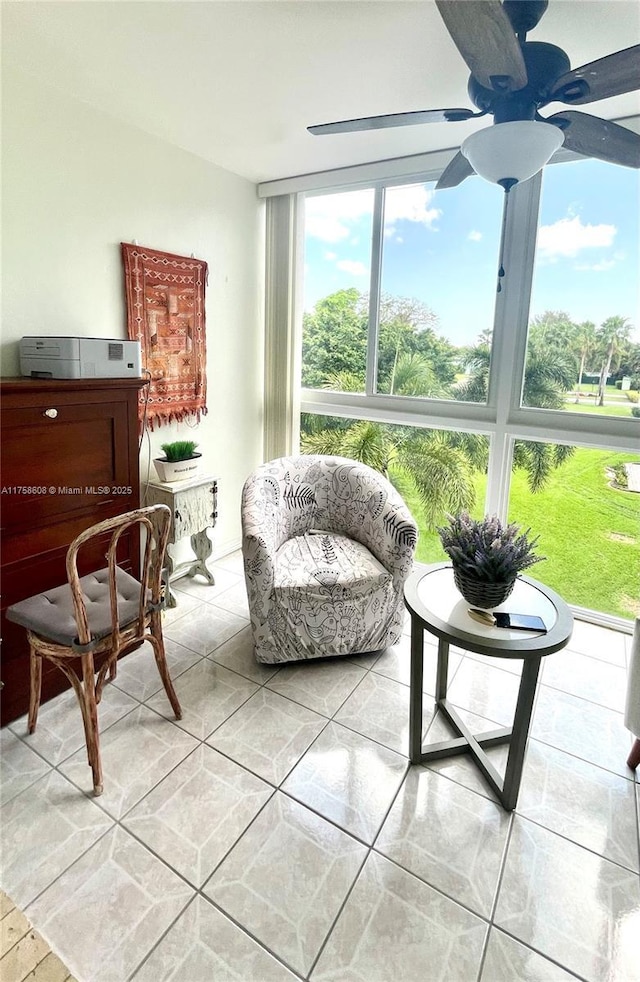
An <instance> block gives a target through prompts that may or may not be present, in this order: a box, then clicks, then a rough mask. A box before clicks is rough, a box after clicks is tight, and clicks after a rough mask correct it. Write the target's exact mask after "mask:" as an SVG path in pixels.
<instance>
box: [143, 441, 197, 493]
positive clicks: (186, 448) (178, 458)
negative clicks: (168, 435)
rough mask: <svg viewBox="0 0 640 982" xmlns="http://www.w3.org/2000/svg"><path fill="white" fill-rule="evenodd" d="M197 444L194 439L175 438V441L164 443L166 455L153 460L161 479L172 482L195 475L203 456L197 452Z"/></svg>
mask: <svg viewBox="0 0 640 982" xmlns="http://www.w3.org/2000/svg"><path fill="white" fill-rule="evenodd" d="M197 446H198V444H197V443H196V442H195V441H194V440H174V441H173V443H163V444H162V450H164V453H165V455H164V457H156V458H155V460H154V461H153V462H154V464H155V467H156V471H157V472H158V477H159V478H160V480H161V481H165V482H166V483H168V484H170V483H171V482H173V481H184V480H186V478H188V477H194V476H195V474H196V473H197V471H198V468H199V467H200V458H201V457H202V454H200V453H196V452H195V449H196V447H197Z"/></svg>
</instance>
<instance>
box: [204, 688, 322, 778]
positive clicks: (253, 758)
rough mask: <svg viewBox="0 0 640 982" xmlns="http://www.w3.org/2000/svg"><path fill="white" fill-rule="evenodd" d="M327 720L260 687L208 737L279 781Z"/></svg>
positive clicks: (261, 773) (245, 764)
mask: <svg viewBox="0 0 640 982" xmlns="http://www.w3.org/2000/svg"><path fill="white" fill-rule="evenodd" d="M326 723H327V720H326V719H325V717H323V716H319V715H318V713H314V712H313V711H312V710H310V709H306V708H305V707H304V706H300V705H298V703H295V702H291V700H290V699H285V698H284V697H283V696H279V695H278V694H277V693H276V692H270V691H269V690H268V689H260V690H259V691H258V692H256V694H255V695H254V696H252V698H251V699H250V700H249V701H248V702H246V703H245V704H244V706H242V708H241V709H239V710H238V712H237V713H235V715H234V716H233V717H232V718H231V719H230V720H228V721H227V722H226V723H224V724H223V725H222V726H221V727H219V729H217V730H216V732H215V733H213V734H212V735H211V737H209V739H208V741H207V742H208V743H209V744H210V746H212V747H215V748H216V749H217V750H220V751H221V752H222V753H223V754H226V755H227V757H231V758H232V760H235V761H237V763H239V764H242V766H243V767H247V768H248V769H249V770H250V771H253V773H254V774H258V775H259V776H260V777H262V778H264V779H265V781H269V782H270V783H271V784H274V785H279V784H280V782H281V781H283V780H284V779H285V777H286V776H287V774H288V773H289V771H290V770H291V768H292V767H293V766H294V765H295V764H297V763H298V761H299V760H300V758H301V757H302V755H303V753H304V752H305V750H306V749H307V747H309V745H310V744H311V743H312V742H313V741H314V740H315V738H316V737H317V736H318V734H319V733H320V732H321V731H322V730H323V729H324V727H325V726H326Z"/></svg>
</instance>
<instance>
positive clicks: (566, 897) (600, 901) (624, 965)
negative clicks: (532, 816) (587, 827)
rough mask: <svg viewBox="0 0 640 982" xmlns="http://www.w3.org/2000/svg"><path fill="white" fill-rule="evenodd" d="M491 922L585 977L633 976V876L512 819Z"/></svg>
mask: <svg viewBox="0 0 640 982" xmlns="http://www.w3.org/2000/svg"><path fill="white" fill-rule="evenodd" d="M495 922H496V924H497V926H498V927H501V928H503V929H504V930H505V931H507V932H508V933H509V934H511V935H514V936H515V937H516V938H518V939H519V940H521V941H523V942H524V943H525V944H527V945H529V946H530V947H532V948H535V949H536V950H537V951H539V952H540V953H541V954H544V955H545V956H547V957H548V958H551V959H552V960H553V961H556V962H558V963H559V964H560V965H562V966H563V967H564V968H567V969H568V970H569V971H571V972H575V973H576V974H577V975H579V976H580V977H581V978H583V979H587V980H588V982H601V980H602V979H616V982H635V980H636V979H637V978H638V937H640V885H639V883H638V875H637V874H636V873H630V872H629V870H626V869H623V868H622V867H620V866H616V865H615V864H613V863H610V862H608V860H606V859H602V858H600V857H599V856H596V855H594V853H592V852H588V851H587V850H586V849H583V848H582V847H581V846H577V845H574V844H573V843H571V842H568V841H567V840H566V839H563V838H561V837H560V836H558V835H555V834H554V833H553V832H549V831H548V830H547V829H543V828H541V827H540V826H538V825H534V824H533V823H531V822H528V821H527V820H526V819H523V818H519V817H517V816H516V818H515V820H514V827H513V832H512V835H511V839H510V842H509V849H508V853H507V862H506V866H505V872H504V878H503V881H502V885H501V889H500V896H499V898H498V906H497V910H496V915H495Z"/></svg>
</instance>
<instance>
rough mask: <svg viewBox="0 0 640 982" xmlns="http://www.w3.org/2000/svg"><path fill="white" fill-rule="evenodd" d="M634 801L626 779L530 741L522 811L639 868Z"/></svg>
mask: <svg viewBox="0 0 640 982" xmlns="http://www.w3.org/2000/svg"><path fill="white" fill-rule="evenodd" d="M633 799H634V788H633V784H632V782H631V781H627V780H626V778H624V777H619V776H618V775H617V774H612V773H611V772H610V771H605V770H603V769H602V768H600V767H594V766H593V764H588V763H587V762H586V761H584V760H580V759H579V758H578V757H573V756H571V755H570V754H566V753H563V752H562V751H561V750H556V749H555V748H554V747H549V746H546V745H545V744H542V743H538V741H537V740H530V741H529V746H528V748H527V756H526V761H525V766H524V772H523V776H522V786H521V788H520V796H519V798H518V806H517V810H518V812H519V814H521V815H524V816H525V817H526V818H530V819H531V820H532V821H534V822H537V823H538V824H539V825H544V826H545V828H548V829H550V830H551V831H552V832H558V833H559V834H560V835H564V836H566V838H568V839H571V840H572V841H573V842H577V843H578V844H579V845H582V846H586V848H587V849H591V850H593V852H597V853H599V855H601V856H604V857H605V858H606V859H610V860H612V861H613V862H615V863H619V864H620V865H621V866H626V867H627V868H628V869H632V870H635V871H638V868H639V866H638V835H637V822H636V816H635V811H634V807H633V805H634V800H633Z"/></svg>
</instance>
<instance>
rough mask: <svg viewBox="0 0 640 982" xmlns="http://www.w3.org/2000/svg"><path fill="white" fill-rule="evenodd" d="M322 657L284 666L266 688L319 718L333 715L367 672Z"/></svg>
mask: <svg viewBox="0 0 640 982" xmlns="http://www.w3.org/2000/svg"><path fill="white" fill-rule="evenodd" d="M341 662H342V659H338V658H325V659H323V660H321V661H312V662H305V663H303V664H286V665H283V666H282V668H281V669H280V671H279V672H278V674H277V675H276V676H275V678H273V679H271V680H270V681H269V682H267V689H271V690H272V691H273V692H278V693H279V694H280V695H281V696H286V697H287V698H288V699H292V700H293V701H294V702H299V703H300V705H302V706H306V707H307V709H313V710H314V712H316V713H320V714H321V715H322V716H333V714H334V713H336V712H337V711H338V710H339V709H340V707H341V706H342V704H343V702H344V701H345V700H346V699H348V697H349V696H350V695H351V693H352V692H353V690H354V689H355V687H356V686H357V685H358V683H359V682H361V681H362V679H363V678H364V677H365V675H366V672H365V670H364V669H363V668H359V667H358V666H357V665H354V664H353V663H351V662H345V663H344V664H342V663H341Z"/></svg>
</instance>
